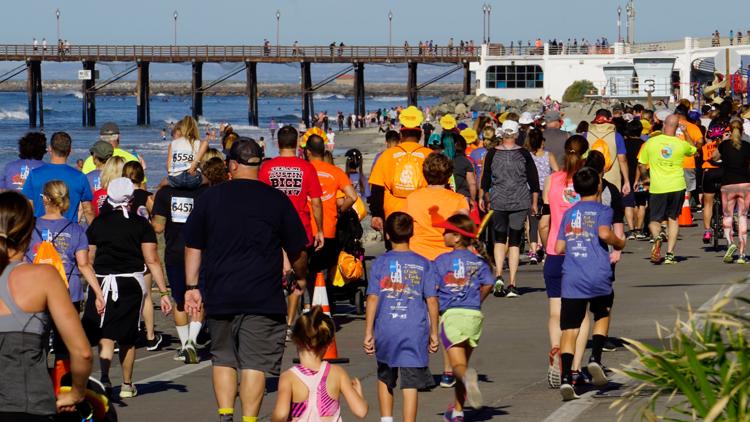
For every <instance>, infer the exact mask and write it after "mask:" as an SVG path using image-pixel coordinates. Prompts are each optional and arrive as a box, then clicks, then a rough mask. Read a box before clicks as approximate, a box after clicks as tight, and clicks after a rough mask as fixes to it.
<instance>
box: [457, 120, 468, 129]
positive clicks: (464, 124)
mask: <svg viewBox="0 0 750 422" xmlns="http://www.w3.org/2000/svg"><path fill="white" fill-rule="evenodd" d="M468 127H469V125H467V124H466V123H464V122H461V123H459V124H458V126H456V128H458V130H459V131H461V130H464V129H466V128H468Z"/></svg>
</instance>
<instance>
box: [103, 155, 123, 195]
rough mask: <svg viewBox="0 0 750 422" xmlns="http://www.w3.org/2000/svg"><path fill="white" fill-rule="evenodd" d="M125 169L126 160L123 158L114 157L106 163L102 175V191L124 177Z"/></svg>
mask: <svg viewBox="0 0 750 422" xmlns="http://www.w3.org/2000/svg"><path fill="white" fill-rule="evenodd" d="M123 167H125V159H124V158H122V157H115V156H112V157H110V158H109V160H107V162H106V163H104V167H102V174H101V176H100V180H101V182H102V189H105V190H106V189H107V188H108V187H109V182H111V181H113V180H115V179H117V178H118V177H122V168H123Z"/></svg>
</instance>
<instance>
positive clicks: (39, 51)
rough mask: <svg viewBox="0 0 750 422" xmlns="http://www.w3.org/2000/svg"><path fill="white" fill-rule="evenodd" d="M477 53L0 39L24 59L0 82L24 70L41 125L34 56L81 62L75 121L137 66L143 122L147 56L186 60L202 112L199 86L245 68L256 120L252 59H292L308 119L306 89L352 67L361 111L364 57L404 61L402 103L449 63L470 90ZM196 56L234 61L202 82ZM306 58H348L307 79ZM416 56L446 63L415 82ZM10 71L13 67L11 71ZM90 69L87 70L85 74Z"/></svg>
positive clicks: (92, 116) (33, 113)
mask: <svg viewBox="0 0 750 422" xmlns="http://www.w3.org/2000/svg"><path fill="white" fill-rule="evenodd" d="M478 60H479V47H467V48H463V49H462V48H459V47H434V48H432V49H426V48H419V47H410V46H399V47H395V46H392V47H388V46H334V45H330V46H208V45H207V46H146V45H130V46H127V45H74V46H70V47H69V48H64V49H59V48H58V47H57V46H49V47H47V48H46V49H45V48H43V47H41V46H37V47H34V46H32V45H0V61H17V62H24V63H26V65H25V67H21V66H19V67H17V68H15V69H12V70H10V71H8V72H6V73H5V74H4V75H0V83H2V82H3V81H4V80H8V79H10V78H11V77H13V76H15V75H18V74H20V73H22V72H23V71H24V70H26V71H27V74H28V83H27V91H28V99H29V110H28V114H29V126H30V127H36V126H37V124H38V125H40V126H43V125H44V116H43V110H44V109H43V107H42V71H41V63H42V62H43V61H48V62H78V63H82V69H83V70H85V71H88V72H84V73H83V75H84V76H85V78H81V79H82V92H83V104H82V113H81V114H82V123H83V126H96V93H97V91H98V90H100V89H102V88H104V87H105V86H107V85H109V84H110V83H112V82H115V81H117V80H119V79H121V78H123V77H125V76H126V75H128V74H130V73H132V72H137V75H138V76H137V83H136V108H137V110H136V121H137V124H138V125H149V124H150V122H151V117H150V106H149V96H150V90H149V79H150V78H149V67H150V64H151V63H191V64H192V89H191V92H192V114H193V116H194V117H196V118H197V117H199V116H201V115H202V114H203V94H204V93H205V92H206V91H207V90H208V89H210V88H211V87H213V86H216V85H218V84H219V83H221V82H223V81H225V80H227V79H229V78H231V77H232V76H234V75H237V74H239V73H240V72H242V71H245V73H246V83H247V89H246V93H247V97H248V123H249V124H251V125H255V126H257V125H258V115H259V112H258V77H257V64H258V63H279V64H282V63H299V64H300V71H301V75H300V76H301V77H300V81H301V83H300V92H301V98H302V116H303V120H304V121H305V123H306V124H308V125H309V124H310V121H311V119H312V118H313V116H314V114H315V108H314V104H313V93H314V92H315V91H316V90H317V89H319V88H321V87H322V86H324V85H326V84H327V83H330V82H332V81H333V80H335V79H336V77H337V76H340V75H341V74H345V73H349V72H351V71H353V72H354V86H353V93H352V94H353V97H354V110H353V112H354V114H355V115H358V116H361V115H364V114H365V112H366V111H365V110H366V109H365V64H368V63H369V64H390V63H392V64H397V63H405V64H407V65H408V66H407V72H408V74H407V86H406V92H407V98H408V101H409V104H410V105H416V104H417V98H418V95H419V90H420V89H421V88H424V87H425V86H427V85H429V84H431V83H433V82H436V81H437V80H439V79H442V78H443V77H445V76H448V75H449V74H451V73H454V72H456V71H460V70H462V71H463V78H464V81H463V91H464V94H470V90H471V80H470V78H471V72H470V71H469V63H470V62H473V61H478ZM97 62H129V63H133V65H132V66H130V67H128V68H127V69H126V70H124V71H122V72H120V73H118V74H116V75H113V76H112V77H110V78H109V79H107V80H105V81H101V82H97V80H96V74H97V72H96V63H97ZM204 63H238V64H239V65H240V66H238V68H237V69H235V70H233V71H231V72H230V73H228V74H226V75H224V76H222V77H221V78H219V79H217V80H216V81H213V82H212V83H210V84H209V85H204V83H203V64H204ZM313 63H342V64H349V65H351V67H350V68H347V69H345V71H344V72H339V74H336V75H333V76H331V77H329V78H326V79H325V80H324V81H323V82H320V83H318V84H313V81H312V77H311V67H312V64H313ZM420 63H424V64H453V65H455V66H454V67H452V68H450V69H449V70H448V71H446V72H445V73H443V74H442V75H440V76H438V77H436V78H433V79H431V80H430V81H428V82H426V83H422V84H419V83H418V81H417V66H418V64H420ZM13 72H15V73H13ZM89 75H90V76H89Z"/></svg>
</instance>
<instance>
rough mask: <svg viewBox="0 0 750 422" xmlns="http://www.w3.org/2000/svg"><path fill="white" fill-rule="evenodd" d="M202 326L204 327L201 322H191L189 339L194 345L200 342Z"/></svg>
mask: <svg viewBox="0 0 750 422" xmlns="http://www.w3.org/2000/svg"><path fill="white" fill-rule="evenodd" d="M202 326H203V324H201V323H200V322H196V321H190V335H188V338H189V339H190V341H192V342H193V343H197V342H198V333H200V332H201V327H202Z"/></svg>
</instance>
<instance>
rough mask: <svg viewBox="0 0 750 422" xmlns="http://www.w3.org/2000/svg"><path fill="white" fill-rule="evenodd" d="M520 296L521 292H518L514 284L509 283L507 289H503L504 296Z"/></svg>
mask: <svg viewBox="0 0 750 422" xmlns="http://www.w3.org/2000/svg"><path fill="white" fill-rule="evenodd" d="M518 296H521V293H518V289H516V286H514V285H512V284H511V285H510V286H508V288H507V289H505V297H518Z"/></svg>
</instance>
